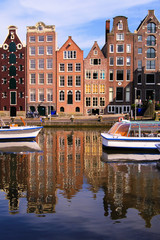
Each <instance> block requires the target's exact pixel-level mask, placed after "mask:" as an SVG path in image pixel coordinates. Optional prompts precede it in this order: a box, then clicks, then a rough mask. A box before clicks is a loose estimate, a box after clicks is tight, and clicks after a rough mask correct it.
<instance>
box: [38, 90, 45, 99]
mask: <svg viewBox="0 0 160 240" xmlns="http://www.w3.org/2000/svg"><path fill="white" fill-rule="evenodd" d="M38 97H39V99H38V101H39V102H43V101H44V89H39V90H38Z"/></svg>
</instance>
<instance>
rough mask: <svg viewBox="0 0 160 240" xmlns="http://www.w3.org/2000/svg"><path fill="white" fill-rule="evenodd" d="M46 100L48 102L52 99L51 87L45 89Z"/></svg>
mask: <svg viewBox="0 0 160 240" xmlns="http://www.w3.org/2000/svg"><path fill="white" fill-rule="evenodd" d="M47 101H48V102H52V101H53V89H47Z"/></svg>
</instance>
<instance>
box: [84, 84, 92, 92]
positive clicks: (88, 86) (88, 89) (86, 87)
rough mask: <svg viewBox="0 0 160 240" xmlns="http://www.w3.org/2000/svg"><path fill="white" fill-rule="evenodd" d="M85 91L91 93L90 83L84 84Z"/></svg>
mask: <svg viewBox="0 0 160 240" xmlns="http://www.w3.org/2000/svg"><path fill="white" fill-rule="evenodd" d="M85 93H91V85H90V84H86V85H85Z"/></svg>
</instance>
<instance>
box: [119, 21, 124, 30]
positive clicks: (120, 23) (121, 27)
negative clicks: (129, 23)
mask: <svg viewBox="0 0 160 240" xmlns="http://www.w3.org/2000/svg"><path fill="white" fill-rule="evenodd" d="M118 30H123V23H122V20H120V21H119V23H118Z"/></svg>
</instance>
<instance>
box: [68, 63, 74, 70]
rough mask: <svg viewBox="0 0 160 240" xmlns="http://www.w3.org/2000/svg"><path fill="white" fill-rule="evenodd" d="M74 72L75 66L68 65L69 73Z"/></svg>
mask: <svg viewBox="0 0 160 240" xmlns="http://www.w3.org/2000/svg"><path fill="white" fill-rule="evenodd" d="M72 71H73V64H72V63H68V72H72Z"/></svg>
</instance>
